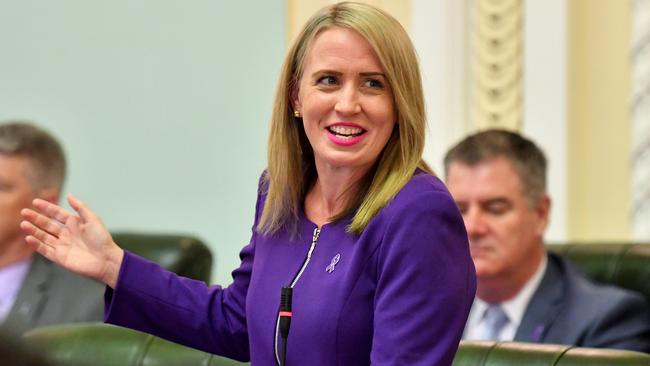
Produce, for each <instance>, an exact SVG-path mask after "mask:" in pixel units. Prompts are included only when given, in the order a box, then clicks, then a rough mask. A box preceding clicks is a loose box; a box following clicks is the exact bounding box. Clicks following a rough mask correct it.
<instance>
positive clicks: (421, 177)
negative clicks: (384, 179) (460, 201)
mask: <svg viewBox="0 0 650 366" xmlns="http://www.w3.org/2000/svg"><path fill="white" fill-rule="evenodd" d="M423 200H424V201H425V202H427V203H430V202H431V201H440V200H442V201H453V200H452V198H451V194H450V193H449V191H448V190H447V187H446V186H445V184H444V183H443V182H442V181H441V180H440V179H439V178H438V177H436V176H435V175H433V174H431V173H428V172H425V171H424V170H421V169H417V170H416V171H415V173H413V176H412V177H411V179H410V180H409V181H408V182H407V183H406V184H405V185H404V187H402V189H400V191H399V192H398V193H397V194H396V195H395V198H394V200H393V201H394V202H395V203H402V202H403V203H412V202H414V201H415V202H422V201H423Z"/></svg>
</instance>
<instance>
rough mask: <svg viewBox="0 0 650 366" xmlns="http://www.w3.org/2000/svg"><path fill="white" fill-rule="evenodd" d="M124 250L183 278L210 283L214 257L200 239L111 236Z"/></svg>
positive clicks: (131, 235) (183, 236) (116, 234)
mask: <svg viewBox="0 0 650 366" xmlns="http://www.w3.org/2000/svg"><path fill="white" fill-rule="evenodd" d="M111 235H113V240H114V241H115V242H116V243H117V244H118V245H119V246H120V247H122V248H123V249H125V250H128V251H130V252H132V253H135V254H137V255H139V256H142V257H144V258H147V259H149V260H151V261H154V262H156V263H158V264H160V265H161V266H162V267H163V268H165V269H168V270H170V271H172V272H175V273H177V274H179V275H181V276H185V277H189V278H193V279H196V280H200V281H203V282H205V283H210V275H211V272H212V253H211V251H210V249H209V248H208V247H207V246H206V245H205V244H204V243H203V242H202V241H201V240H199V239H197V238H195V237H193V236H189V235H167V234H145V233H132V232H115V233H111Z"/></svg>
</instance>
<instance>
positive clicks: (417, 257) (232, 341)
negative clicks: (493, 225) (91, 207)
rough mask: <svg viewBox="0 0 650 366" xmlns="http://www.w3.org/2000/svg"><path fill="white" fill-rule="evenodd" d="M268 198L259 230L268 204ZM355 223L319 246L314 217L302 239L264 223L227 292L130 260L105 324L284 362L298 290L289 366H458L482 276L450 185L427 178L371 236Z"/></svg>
mask: <svg viewBox="0 0 650 366" xmlns="http://www.w3.org/2000/svg"><path fill="white" fill-rule="evenodd" d="M260 191H261V193H260V194H259V195H258V199H257V206H256V213H255V225H257V221H258V220H259V217H260V214H261V212H262V208H263V206H264V200H265V197H266V196H265V192H264V189H263V188H261V189H260ZM348 222H349V221H348V220H342V221H340V222H335V223H330V224H327V225H323V227H322V228H321V229H320V232H319V234H318V237H317V238H314V234H315V229H317V227H316V225H315V224H313V223H312V222H310V221H309V220H308V219H307V218H306V217H305V216H304V215H301V217H300V223H299V227H298V235H294V236H293V237H292V236H291V235H290V234H289V233H288V232H285V231H281V232H278V233H276V234H274V235H271V236H264V235H261V234H260V233H258V232H257V231H256V230H255V229H254V228H255V226H253V234H252V238H251V241H250V244H248V245H247V246H246V247H244V249H243V250H242V251H241V253H240V258H241V265H240V266H239V268H238V269H236V270H235V271H233V273H232V276H233V282H232V284H231V285H230V286H228V287H226V288H222V287H220V286H210V287H208V286H206V285H205V284H203V283H202V282H199V281H194V280H190V279H187V278H181V277H178V276H176V275H175V274H173V273H170V272H167V271H165V270H163V269H161V268H160V267H159V266H158V265H156V264H154V263H151V262H148V261H146V260H144V259H142V258H139V257H137V256H135V255H133V254H131V253H126V255H125V257H124V261H123V263H122V267H121V269H120V274H119V279H118V282H117V285H116V287H115V290H114V291H113V290H111V289H110V288H109V289H108V290H107V292H106V313H105V320H106V322H108V323H112V324H116V325H121V326H126V327H129V328H134V329H138V330H141V331H144V332H148V333H152V334H154V335H157V336H160V337H163V338H166V339H169V340H171V341H174V342H178V343H181V344H184V345H187V346H190V347H194V348H198V349H201V350H204V351H207V352H211V353H215V354H219V355H222V356H226V357H230V358H233V359H237V360H241V361H248V360H250V361H251V363H252V365H276V356H275V355H274V348H275V347H276V335H275V333H276V321H277V315H278V309H279V302H280V289H281V287H283V286H287V285H290V284H291V283H292V282H295V284H294V289H293V321H292V323H291V330H290V333H289V337H288V341H287V365H289V366H294V365H328V366H331V365H371V364H372V365H426V366H432V365H451V363H452V360H453V357H454V354H455V352H456V350H457V348H458V342H459V340H460V338H461V335H462V332H463V328H464V326H465V321H466V320H467V316H468V313H469V309H470V307H471V304H472V301H473V299H474V294H475V291H476V275H475V271H474V265H473V263H472V260H471V257H470V255H469V245H468V242H467V234H466V232H465V227H464V225H463V221H462V218H461V216H460V214H459V212H458V209H457V208H456V205H455V203H454V201H453V200H452V198H451V196H450V194H449V192H448V191H447V189H446V188H445V187H444V185H443V184H442V182H440V180H438V179H437V178H436V177H433V176H431V175H429V174H426V173H424V172H422V171H417V172H416V174H415V175H414V176H413V178H412V179H411V180H410V181H409V182H408V183H407V184H406V185H405V186H404V188H402V190H401V191H400V192H399V193H398V194H397V195H396V196H395V198H394V199H393V200H392V201H391V202H390V203H389V204H388V205H387V206H386V207H384V208H383V209H382V210H381V211H380V212H379V213H378V214H377V215H376V216H375V217H374V218H373V219H372V221H371V222H370V223H369V225H368V226H367V227H366V229H365V230H364V231H363V233H362V234H361V235H351V234H349V233H347V232H346V231H345V226H346V224H347V223H348ZM314 239H315V240H314ZM312 246H313V250H312V252H311V256H310V259H309V260H307V259H306V258H307V254H308V252H309V251H310V248H311V247H312ZM305 262H308V263H307V264H306V267H305V268H304V271H302V273H301V274H300V276H298V277H299V278H298V279H297V280H295V278H296V277H297V274H298V272H299V270H300V269H301V267H303V266H304V264H305ZM279 342H280V341H278V343H279Z"/></svg>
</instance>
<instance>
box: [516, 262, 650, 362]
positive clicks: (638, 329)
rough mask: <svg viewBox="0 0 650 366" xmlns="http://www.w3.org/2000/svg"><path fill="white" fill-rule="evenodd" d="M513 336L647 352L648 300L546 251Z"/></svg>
mask: <svg viewBox="0 0 650 366" xmlns="http://www.w3.org/2000/svg"><path fill="white" fill-rule="evenodd" d="M514 340H515V341H523V342H542V343H560V344H572V345H576V346H580V347H597V348H619V349H628V350H635V351H641V352H647V353H650V305H649V304H648V303H647V302H646V301H645V299H644V298H643V297H642V296H641V295H640V294H637V293H635V292H632V291H628V290H623V289H620V288H617V287H613V286H603V285H597V284H594V283H592V282H590V281H589V280H587V279H586V277H585V276H584V275H582V274H581V273H579V272H578V270H577V269H575V268H574V267H573V266H572V265H571V264H570V263H569V262H567V261H566V260H565V259H563V258H561V257H560V256H558V255H556V254H553V253H549V254H548V267H547V269H546V273H545V274H544V277H543V279H542V282H541V283H540V285H539V288H538V289H537V291H536V292H535V294H534V295H533V297H532V298H531V301H530V303H529V305H528V308H527V309H526V312H525V313H524V317H523V318H522V321H521V324H520V325H519V328H518V329H517V332H516V334H515V338H514Z"/></svg>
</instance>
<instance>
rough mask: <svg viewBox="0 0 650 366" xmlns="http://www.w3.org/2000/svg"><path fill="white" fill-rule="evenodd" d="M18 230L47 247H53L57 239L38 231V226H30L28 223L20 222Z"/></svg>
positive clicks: (40, 230)
mask: <svg viewBox="0 0 650 366" xmlns="http://www.w3.org/2000/svg"><path fill="white" fill-rule="evenodd" d="M20 229H21V230H23V232H25V233H27V234H28V235H29V236H32V237H34V238H36V239H38V240H39V241H40V242H41V243H43V244H45V245H47V246H49V247H53V246H54V245H56V244H57V239H58V237H56V236H54V235H52V234H50V233H48V232H47V231H44V230H42V229H40V228H39V227H38V226H36V225H34V224H32V223H31V222H29V221H23V222H21V223H20Z"/></svg>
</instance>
